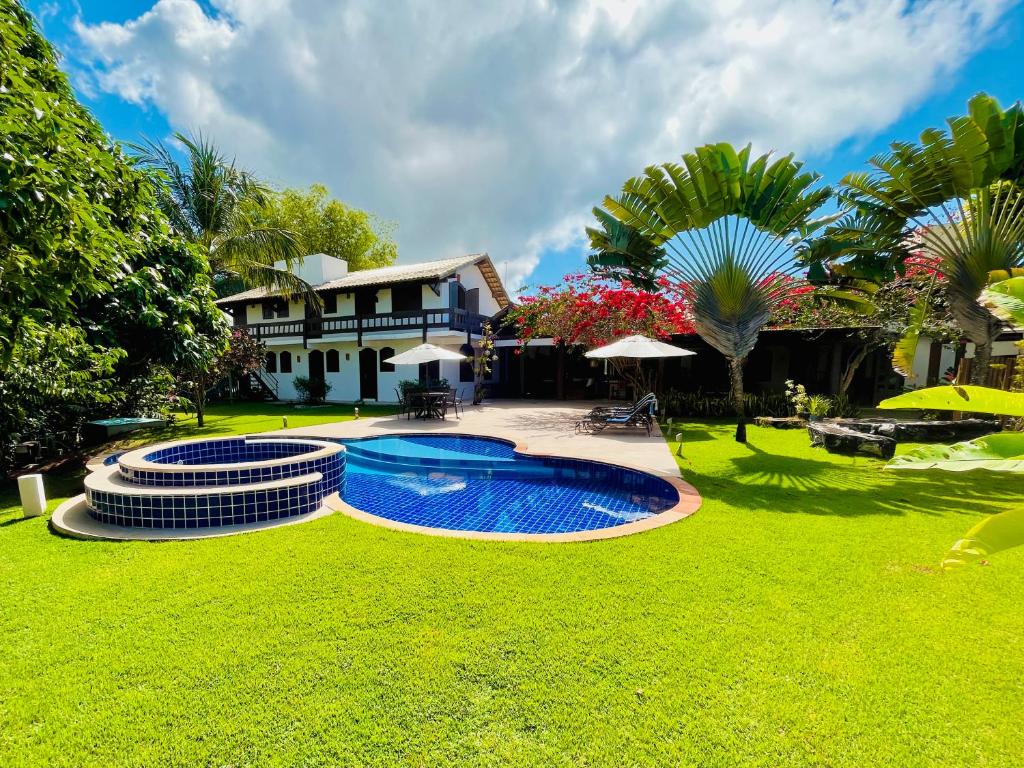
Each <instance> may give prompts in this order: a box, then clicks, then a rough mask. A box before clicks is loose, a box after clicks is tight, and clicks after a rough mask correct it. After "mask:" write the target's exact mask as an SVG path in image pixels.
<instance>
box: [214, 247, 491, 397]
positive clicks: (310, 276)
mask: <svg viewBox="0 0 1024 768" xmlns="http://www.w3.org/2000/svg"><path fill="white" fill-rule="evenodd" d="M294 271H295V273H296V274H298V275H299V277H301V278H302V279H303V280H305V281H306V282H307V283H309V284H310V285H312V286H313V288H314V289H315V290H316V292H317V294H319V296H320V298H321V300H322V302H323V307H322V309H321V310H320V311H317V310H316V309H315V308H314V307H313V306H311V305H310V306H307V303H306V301H305V300H304V299H303V298H302V297H301V296H299V297H291V298H288V297H283V296H280V295H275V294H274V293H273V292H271V291H268V290H266V289H263V288H255V289H252V290H249V291H243V292H242V293H236V294H234V295H232V296H225V297H224V298H222V299H219V300H218V301H217V304H218V305H219V306H220V308H221V309H222V310H224V311H225V312H226V313H228V314H229V315H230V316H231V318H232V321H233V323H234V325H235V326H240V327H244V328H246V330H247V331H248V332H249V333H250V334H251V335H252V336H253V337H255V338H257V339H260V340H261V341H263V342H264V343H265V344H266V345H267V356H266V362H265V365H264V369H265V370H264V371H261V372H260V377H261V379H262V380H263V381H264V382H265V383H266V384H267V386H268V389H269V390H270V391H271V392H272V393H273V394H274V395H275V396H276V397H278V398H280V399H282V400H292V399H295V398H297V393H296V391H295V387H294V381H295V377H297V376H308V377H309V378H311V379H323V380H325V381H326V382H327V383H328V384H330V386H331V389H330V392H329V393H328V395H327V399H328V400H330V401H338V402H352V401H357V400H367V401H376V402H382V403H388V402H395V401H396V399H397V396H396V392H395V390H396V388H397V387H398V384H399V382H400V381H402V380H408V379H424V378H429V379H432V380H433V379H438V378H444V379H447V380H448V382H449V384H450V386H452V387H456V388H462V389H464V390H467V393H466V394H468V390H469V389H471V388H472V382H473V374H472V366H471V365H470V364H468V363H459V362H458V361H443V362H441V363H431V364H430V366H427V367H424V368H423V369H422V370H421V369H420V368H418V367H417V366H409V365H406V366H395V365H391V364H389V363H386V362H384V360H386V359H387V358H389V357H391V356H392V355H395V354H397V353H399V352H404V351H405V350H407V349H410V348H411V347H414V346H416V345H417V344H422V343H423V342H430V343H431V344H437V345H438V346H443V347H446V348H448V349H453V350H458V351H461V352H463V354H467V355H468V356H469V357H470V358H471V357H472V352H473V349H472V344H473V342H474V341H478V340H479V339H480V332H481V327H482V325H483V323H484V322H485V321H487V320H488V319H489V318H491V317H492V316H494V315H495V314H497V313H498V312H500V311H501V310H502V309H504V308H505V307H507V306H508V305H509V297H508V294H507V293H506V291H505V287H504V285H502V281H501V278H500V277H499V276H498V273H497V270H495V268H494V264H493V263H491V259H490V257H489V256H487V254H472V255H468V256H460V257H458V258H452V259H443V260H441V261H429V262H424V263H420V264H402V265H398V266H392V267H381V268H379V269H365V270H360V271H357V272H349V271H348V265H347V264H346V262H345V261H343V260H342V259H337V258H334V257H332V256H327V255H325V254H322V253H321V254H314V255H312V256H307V257H306V258H305V259H304V260H303V263H302V264H301V265H299V266H297V267H296V268H295V270H294Z"/></svg>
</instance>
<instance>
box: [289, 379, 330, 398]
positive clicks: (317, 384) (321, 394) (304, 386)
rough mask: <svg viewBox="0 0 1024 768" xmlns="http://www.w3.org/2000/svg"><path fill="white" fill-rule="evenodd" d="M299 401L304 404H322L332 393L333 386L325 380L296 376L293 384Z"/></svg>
mask: <svg viewBox="0 0 1024 768" xmlns="http://www.w3.org/2000/svg"><path fill="white" fill-rule="evenodd" d="M293 383H294V384H295V391H296V392H298V393H299V399H301V400H302V402H304V403H322V402H323V401H324V400H325V399H326V398H327V393H328V392H330V391H331V385H330V384H328V383H327V382H326V381H324V380H323V379H311V378H309V376H296V377H295V380H294V382H293Z"/></svg>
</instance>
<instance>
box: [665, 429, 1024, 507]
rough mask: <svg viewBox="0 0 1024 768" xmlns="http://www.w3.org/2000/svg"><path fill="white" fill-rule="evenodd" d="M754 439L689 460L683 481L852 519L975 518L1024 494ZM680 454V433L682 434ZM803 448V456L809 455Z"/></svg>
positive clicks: (987, 482)
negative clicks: (715, 455)
mask: <svg viewBox="0 0 1024 768" xmlns="http://www.w3.org/2000/svg"><path fill="white" fill-rule="evenodd" d="M757 443H758V441H757V440H756V438H754V439H752V440H751V441H750V442H748V443H747V444H746V445H744V446H742V447H739V446H737V448H736V450H738V451H742V452H743V453H742V454H741V455H736V456H729V457H728V459H727V460H726V461H724V462H720V463H718V464H717V465H714V466H711V467H705V466H703V464H704V462H701V461H699V460H698V461H692V460H691V461H690V462H689V465H688V466H686V467H684V475H685V477H686V479H687V481H689V482H691V483H693V485H694V486H695V487H696V488H697V489H698V490H699V491H700V493H701V495H702V496H703V497H704V498H705V499H718V500H720V501H722V502H725V503H727V504H731V505H734V506H736V507H740V508H743V507H746V508H748V509H751V510H756V509H760V510H766V511H773V512H781V513H785V514H791V513H802V514H812V515H832V516H838V517H858V516H863V515H904V514H907V513H909V512H918V513H923V514H935V515H939V514H950V513H952V514H962V515H974V514H977V513H978V512H979V511H989V510H991V511H999V508H1000V507H1001V506H1004V505H1005V504H1008V503H1011V502H1013V501H1014V500H1016V499H1019V498H1021V497H1022V495H1024V478H1003V477H1000V478H998V480H996V479H993V478H991V477H979V476H975V477H970V476H968V475H966V474H959V473H951V472H940V471H934V472H919V473H915V474H914V475H909V474H906V473H896V472H892V471H889V470H885V469H884V466H885V462H884V461H882V460H880V459H873V458H871V457H862V456H857V457H843V456H836V455H832V454H821V458H818V457H816V456H815V455H814V453H811V451H815V452H816V451H818V450H819V449H810V448H805V447H802V446H801V448H800V450H798V451H794V452H793V453H792V454H791V453H789V452H785V453H783V452H780V451H778V450H774V449H769V450H766V449H764V448H762V447H760V446H759V445H758V444H757ZM683 450H684V454H685V450H686V449H685V438H684V448H683ZM809 453H810V455H808V454H809Z"/></svg>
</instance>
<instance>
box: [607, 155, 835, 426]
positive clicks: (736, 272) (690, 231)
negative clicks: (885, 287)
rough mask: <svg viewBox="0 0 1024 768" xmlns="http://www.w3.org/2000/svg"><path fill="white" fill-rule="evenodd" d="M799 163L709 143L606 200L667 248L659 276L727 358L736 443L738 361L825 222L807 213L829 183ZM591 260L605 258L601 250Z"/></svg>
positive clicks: (740, 402)
mask: <svg viewBox="0 0 1024 768" xmlns="http://www.w3.org/2000/svg"><path fill="white" fill-rule="evenodd" d="M801 169H802V163H799V162H796V161H794V160H793V156H792V155H787V156H786V157H782V158H779V159H777V160H774V161H773V160H772V157H771V154H770V153H769V154H765V155H761V156H760V157H757V158H756V159H753V160H751V158H750V146H749V145H748V146H746V147H744V148H743V149H741V150H740V151H739V152H737V151H736V150H735V149H734V148H733V147H732V146H731V145H729V144H725V143H722V144H713V145H706V146H703V147H698V148H697V149H696V150H695V151H694V152H693V153H690V154H685V155H683V157H682V164H681V165H680V164H677V163H666V164H664V165H660V166H650V167H648V168H647V169H646V170H645V172H644V175H643V176H637V177H635V178H632V179H630V180H629V181H627V182H626V183H625V185H624V186H623V191H622V194H621V195H620V196H619V197H617V198H613V197H606V198H605V200H604V208H605V210H606V211H607V212H608V213H610V214H611V216H612V217H614V218H615V219H616V220H617V221H619V222H621V223H622V224H624V225H626V226H627V227H629V228H631V229H632V230H635V231H636V232H638V233H639V234H640V235H641V236H642V237H643V238H645V239H646V240H647V241H649V242H650V243H651V244H653V245H654V246H656V247H659V248H663V249H664V252H665V256H666V259H667V262H666V263H665V265H664V266H661V267H660V269H661V272H662V274H663V275H664V276H665V277H666V278H667V279H668V280H669V281H671V282H672V283H673V284H674V286H675V289H676V290H677V291H678V292H679V293H680V294H681V295H683V296H685V297H686V298H687V299H688V301H689V304H690V307H691V311H692V313H693V320H694V325H695V327H696V329H697V332H698V333H699V334H700V336H701V337H702V338H703V339H704V340H705V341H707V342H708V343H709V344H710V345H711V346H713V347H714V348H715V349H717V350H718V351H719V352H721V353H722V355H723V356H724V357H725V358H726V361H727V362H728V365H729V379H730V385H731V387H730V388H731V397H732V401H733V406H734V408H735V410H736V416H737V425H736V440H738V441H739V442H745V441H746V419H745V413H744V393H743V366H744V363H745V362H746V359H747V356H748V355H749V354H750V352H751V350H753V348H754V345H755V344H756V343H757V337H758V334H759V332H760V331H761V329H762V328H763V327H764V326H765V324H766V323H767V322H768V320H769V318H770V316H771V313H772V310H773V309H774V308H775V307H776V306H777V305H778V304H779V302H781V301H782V300H784V299H785V298H787V297H788V296H789V295H790V293H791V289H792V288H793V287H794V286H795V284H797V283H799V282H801V278H799V277H796V276H795V275H796V273H797V272H799V270H800V269H801V267H800V265H799V264H798V263H797V261H796V259H795V258H794V253H795V249H796V247H797V246H798V244H799V243H800V242H802V241H803V240H805V239H806V238H807V237H808V236H809V235H810V234H811V233H812V232H813V231H816V230H817V228H818V227H819V226H824V225H825V224H826V223H828V221H830V220H824V219H823V220H812V218H811V217H812V216H813V214H814V212H815V211H816V210H817V209H818V208H819V207H820V206H821V205H822V204H823V203H824V202H825V201H826V200H828V199H829V197H830V196H831V190H830V189H829V188H827V187H817V186H816V184H817V182H818V180H819V178H820V177H819V176H818V175H817V174H811V173H802V172H801ZM599 218H600V219H601V220H602V222H603V221H604V217H603V216H599ZM622 258H623V252H616V253H615V254H614V259H615V260H616V261H617V262H618V261H621V260H622ZM592 259H593V261H595V262H598V263H599V262H600V261H601V259H602V256H601V252H600V250H599V253H598V254H597V255H596V256H595V257H592Z"/></svg>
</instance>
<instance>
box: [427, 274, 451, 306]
mask: <svg viewBox="0 0 1024 768" xmlns="http://www.w3.org/2000/svg"><path fill="white" fill-rule="evenodd" d="M447 283H448V281H447V280H446V281H444V282H443V283H441V295H440V296H438V295H437V294H436V293H434V289H433V288H431V287H430V286H429V285H424V286H423V287H422V288H421V290H422V291H423V308H424V309H444V308H445V307H447V306H448V294H449V290H450V289H449V288H448V284H447Z"/></svg>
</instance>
